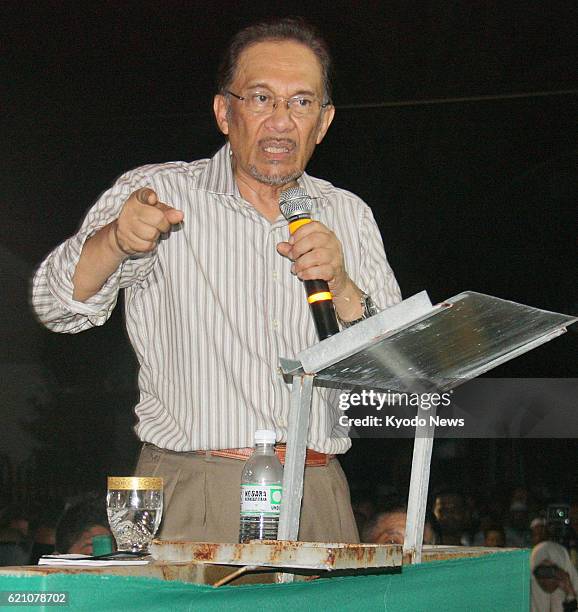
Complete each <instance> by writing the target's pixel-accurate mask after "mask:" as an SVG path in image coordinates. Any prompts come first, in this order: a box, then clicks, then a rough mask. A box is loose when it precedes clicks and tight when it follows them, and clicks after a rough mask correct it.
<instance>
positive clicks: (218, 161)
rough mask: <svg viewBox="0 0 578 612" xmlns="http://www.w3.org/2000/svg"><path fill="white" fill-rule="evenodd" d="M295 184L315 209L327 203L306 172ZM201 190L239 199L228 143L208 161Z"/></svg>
mask: <svg viewBox="0 0 578 612" xmlns="http://www.w3.org/2000/svg"><path fill="white" fill-rule="evenodd" d="M297 183H298V184H299V187H301V188H302V189H304V190H305V191H306V192H307V193H308V194H309V196H310V197H311V199H312V200H314V203H315V205H316V206H317V207H323V206H325V205H326V204H327V203H328V201H327V198H326V197H325V195H324V194H323V192H322V191H321V189H320V188H319V186H318V185H317V184H316V182H315V181H314V180H313V179H312V177H310V176H309V175H308V174H307V173H306V172H304V173H303V174H302V175H301V176H300V177H299V178H298V179H297ZM202 188H203V189H206V190H207V191H209V192H211V193H218V194H221V195H232V196H236V197H239V198H240V197H241V194H240V192H239V188H238V186H237V181H236V180H235V175H234V174H233V165H232V164H231V146H230V144H229V143H228V142H227V143H226V144H225V145H224V146H222V147H221V148H220V149H219V150H218V151H217V153H216V154H215V155H214V156H213V157H212V158H211V159H210V160H209V163H208V164H207V166H206V168H205V172H204V183H203V185H202Z"/></svg>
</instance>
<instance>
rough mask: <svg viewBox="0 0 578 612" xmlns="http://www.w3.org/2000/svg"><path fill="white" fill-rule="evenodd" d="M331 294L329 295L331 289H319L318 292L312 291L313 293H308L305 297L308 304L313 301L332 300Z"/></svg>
mask: <svg viewBox="0 0 578 612" xmlns="http://www.w3.org/2000/svg"><path fill="white" fill-rule="evenodd" d="M332 299H333V296H332V295H331V291H320V292H319V293H314V294H313V295H309V296H308V297H307V301H308V302H309V303H310V304H313V303H315V302H323V301H325V300H332Z"/></svg>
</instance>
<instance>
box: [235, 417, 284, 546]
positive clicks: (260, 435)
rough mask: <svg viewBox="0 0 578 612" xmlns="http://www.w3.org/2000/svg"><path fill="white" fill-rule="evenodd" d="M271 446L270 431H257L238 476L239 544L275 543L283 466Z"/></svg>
mask: <svg viewBox="0 0 578 612" xmlns="http://www.w3.org/2000/svg"><path fill="white" fill-rule="evenodd" d="M274 446H275V432H274V431H269V430H267V429H258V430H257V431H256V432H255V449H254V450H253V454H252V455H251V456H250V457H249V459H248V460H247V463H245V467H244V468H243V474H242V475H241V528H240V533H239V542H248V541H249V540H276V539H277V527H278V526H279V511H280V506H281V498H282V496H283V484H282V483H283V466H282V465H281V462H280V461H279V459H278V457H277V455H276V454H275V449H274Z"/></svg>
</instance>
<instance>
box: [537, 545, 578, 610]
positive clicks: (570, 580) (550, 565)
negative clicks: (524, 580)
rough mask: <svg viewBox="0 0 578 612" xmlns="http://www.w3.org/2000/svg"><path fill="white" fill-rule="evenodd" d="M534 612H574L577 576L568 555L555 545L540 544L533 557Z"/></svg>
mask: <svg viewBox="0 0 578 612" xmlns="http://www.w3.org/2000/svg"><path fill="white" fill-rule="evenodd" d="M530 570H531V572H532V583H531V584H532V612H574V611H575V610H578V606H577V604H576V590H577V589H578V574H577V573H576V569H575V568H574V566H573V565H572V563H571V561H570V556H569V555H568V551H567V550H566V549H565V548H564V547H563V546H561V545H560V544H557V543H556V542H540V544H538V545H537V546H535V547H534V550H533V551H532V555H531V557H530Z"/></svg>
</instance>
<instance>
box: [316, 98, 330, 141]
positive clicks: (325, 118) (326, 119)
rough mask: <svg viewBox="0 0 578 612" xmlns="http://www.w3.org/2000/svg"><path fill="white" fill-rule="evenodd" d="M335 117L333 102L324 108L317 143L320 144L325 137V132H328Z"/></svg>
mask: <svg viewBox="0 0 578 612" xmlns="http://www.w3.org/2000/svg"><path fill="white" fill-rule="evenodd" d="M333 117H335V106H333V104H332V105H331V106H328V107H327V108H325V109H324V110H323V114H322V115H321V121H320V122H319V131H318V132H317V139H316V140H315V144H319V143H320V142H321V141H322V140H323V139H324V138H325V134H327V130H328V129H329V126H330V125H331V122H332V121H333Z"/></svg>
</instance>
